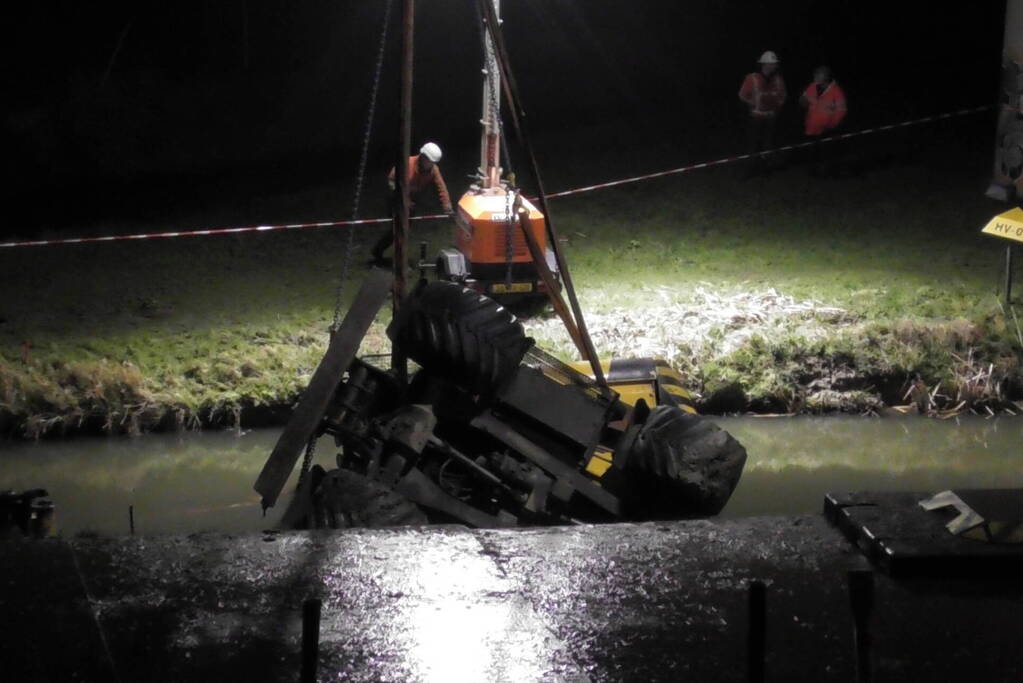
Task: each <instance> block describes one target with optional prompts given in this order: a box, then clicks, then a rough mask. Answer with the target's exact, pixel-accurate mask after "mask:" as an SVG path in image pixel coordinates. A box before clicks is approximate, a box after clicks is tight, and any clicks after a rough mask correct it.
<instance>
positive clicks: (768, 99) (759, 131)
mask: <svg viewBox="0 0 1023 683" xmlns="http://www.w3.org/2000/svg"><path fill="white" fill-rule="evenodd" d="M757 63H758V64H759V65H760V69H759V71H754V72H753V73H750V74H747V75H746V78H745V79H744V80H743V82H742V87H740V88H739V99H740V100H741V101H742V102H743V104H745V105H746V107H747V109H748V111H749V121H748V126H747V132H748V138H749V151H750V153H751V154H755V155H757V156H755V157H754V167H753V168H754V169H755V168H763V167H764V166H765V165H766V163H765V162H766V159H765V156H764V155H763V154H761V152H763V151H764V150H767V149H771V147H773V146H774V127H775V122H776V121H777V120H778V113H779V112H780V111H781V109H782V107H783V106H785V99H786V97H787V95H788V93H787V91H786V89H785V79H784V78H782V75H781V71H779V60H778V55H776V54H775V53H774V52H772V51H771V50H767V51H766V52H764V54H762V55H760V59H759V60H758V61H757Z"/></svg>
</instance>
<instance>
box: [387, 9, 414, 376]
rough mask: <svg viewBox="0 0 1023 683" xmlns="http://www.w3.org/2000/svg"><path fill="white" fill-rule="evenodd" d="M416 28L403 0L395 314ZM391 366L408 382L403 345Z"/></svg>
mask: <svg viewBox="0 0 1023 683" xmlns="http://www.w3.org/2000/svg"><path fill="white" fill-rule="evenodd" d="M414 29H415V0H402V12H401V93H400V106H399V109H398V112H399V113H398V158H397V159H396V160H395V162H394V180H395V192H397V197H396V199H397V202H395V204H396V207H397V210H396V211H395V215H394V224H393V229H394V290H393V300H392V301H393V303H392V309H393V315H394V317H397V316H398V309H399V308H400V307H401V301H402V299H404V298H405V294H406V292H407V290H408V284H407V280H406V278H407V273H406V270H407V263H408V255H407V253H406V247H407V245H408V227H409V187H408V160H409V157H410V156H411V154H412V61H413V54H414V53H413V33H414ZM391 366H392V367H393V368H394V370H395V372H396V373H397V374H398V377H399V379H401V380H402V382H404V381H405V380H406V379H407V378H406V373H407V372H408V370H407V360H406V355H405V353H404V352H403V350H402V349H400V348H398V346H397V345H394V346H392V347H391Z"/></svg>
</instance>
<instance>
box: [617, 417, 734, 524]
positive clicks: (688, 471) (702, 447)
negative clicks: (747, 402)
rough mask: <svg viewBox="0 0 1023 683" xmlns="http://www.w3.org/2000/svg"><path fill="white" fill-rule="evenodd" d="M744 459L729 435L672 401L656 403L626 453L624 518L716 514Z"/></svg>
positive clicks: (725, 501) (724, 501) (731, 489)
mask: <svg viewBox="0 0 1023 683" xmlns="http://www.w3.org/2000/svg"><path fill="white" fill-rule="evenodd" d="M745 464H746V449H745V448H743V447H742V445H741V444H740V443H739V442H738V441H736V440H735V439H734V438H732V436H731V434H729V433H728V432H726V431H724V430H723V429H721V428H720V427H718V426H717V425H716V424H714V423H713V422H710V421H708V420H706V419H704V418H702V417H700V416H699V415H693V414H692V413H687V412H685V411H683V410H682V409H681V408H678V407H677V406H673V405H661V406H658V407H656V408H654V410H653V411H652V412H651V413H650V416H649V417H648V418H647V419H646V422H645V423H644V424H643V425H642V426H641V427H640V430H639V433H638V434H637V435H636V440H635V442H634V443H633V445H632V447H631V448H630V449H629V453H628V454H627V458H626V463H625V471H626V475H627V478H628V480H629V481H630V483H631V484H632V486H631V488H632V495H631V496H630V497H629V499H630V500H629V504H628V506H627V507H628V510H629V517H630V518H632V519H635V520H638V521H645V520H655V519H658V520H663V519H684V518H687V517H706V516H711V515H716V514H717V513H719V512H721V510H722V508H724V507H725V503H727V502H728V499H729V497H730V496H731V495H732V491H733V490H734V489H735V485H736V484H738V483H739V477H740V476H741V475H742V468H743V466H744V465H745Z"/></svg>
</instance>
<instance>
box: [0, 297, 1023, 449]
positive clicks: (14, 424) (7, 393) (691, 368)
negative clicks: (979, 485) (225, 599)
mask: <svg viewBox="0 0 1023 683" xmlns="http://www.w3.org/2000/svg"><path fill="white" fill-rule="evenodd" d="M584 296H590V297H594V296H595V295H594V293H588V294H586V295H584ZM644 296H646V297H647V298H648V299H649V300H650V301H651V302H652V303H653V304H654V305H647V306H643V307H620V308H613V307H612V308H605V309H604V310H600V309H599V308H598V307H597V306H596V305H594V306H592V310H591V312H590V313H588V315H587V322H588V326H589V329H590V332H591V334H592V336H593V339H594V342H595V344H596V346H597V349H598V352H599V353H600V354H601V355H602V356H604V357H612V358H620V357H643V356H655V357H661V358H664V359H666V360H668V361H669V362H670V363H671V364H672V365H673V366H675V367H676V368H678V369H679V370H680V371H681V372H682V373H683V375H684V376H685V377H686V379H687V382H688V385H689V387H688V388H689V389H691V390H692V391H693V392H694V393H696V394H697V396H698V406H699V407H700V409H701V410H702V411H703V412H704V413H707V414H725V413H743V412H754V413H780V414H801V413H825V412H845V413H856V414H884V413H886V412H891V411H898V412H919V413H922V414H930V415H937V416H951V415H955V414H958V413H960V412H964V411H971V410H972V411H975V412H979V413H995V412H1009V413H1015V412H1019V411H1020V410H1021V409H1023V402H1021V399H1023V371H1021V362H1020V358H1021V356H1020V351H1019V349H1020V347H1021V346H1023V344H1018V345H1017V342H1018V340H1017V339H1016V336H1017V333H1018V329H1017V328H1016V327H1015V325H1014V322H1013V319H1012V318H1011V317H1010V318H1008V319H1006V318H1005V316H992V317H990V318H989V319H987V320H984V321H980V322H971V321H967V320H963V319H960V320H952V321H938V322H927V321H899V322H895V323H883V322H878V321H876V320H874V321H867V320H865V319H864V318H863V317H862V316H860V315H857V314H855V313H853V312H850V311H848V310H844V309H842V308H839V307H835V306H827V305H823V304H821V303H818V302H815V301H805V300H804V301H800V300H797V299H795V298H793V297H791V296H787V295H783V294H780V293H778V292H777V291H775V290H773V289H765V290H762V291H740V292H733V293H721V292H720V291H714V290H712V288H710V286H707V287H697V288H695V289H693V290H690V291H689V292H687V293H685V294H684V295H680V294H678V293H677V292H676V291H675V290H671V289H668V288H653V289H650V290H648V291H646V292H645V293H644ZM525 325H526V329H527V333H528V334H530V335H531V336H533V337H534V338H535V339H536V340H537V343H538V344H539V345H540V346H541V347H543V348H545V349H548V350H551V351H554V352H555V353H558V354H560V355H562V356H564V357H573V356H575V353H574V349H573V348H572V347H571V343H570V340H569V338H568V335H567V333H566V332H565V331H564V328H563V326H562V325H561V323H560V321H559V320H558V319H557V318H556V317H554V316H548V317H541V318H534V319H531V320H527V321H525ZM257 336H258V335H257ZM321 337H323V338H322V339H321ZM296 339H297V340H298V341H296ZM325 344H326V339H325V337H324V336H323V335H319V336H317V335H313V334H311V333H310V334H302V335H298V336H296V335H294V334H288V335H284V337H282V338H281V339H276V338H265V339H264V338H263V337H261V336H260V337H259V338H258V339H257V340H256V341H255V342H252V343H251V344H247V343H244V342H243V341H238V342H232V344H231V345H229V348H227V349H224V350H220V351H217V352H215V353H212V355H209V356H206V357H203V358H195V359H193V360H190V361H189V362H188V363H186V364H185V365H183V366H182V368H183V369H182V371H181V372H180V373H178V374H176V375H175V374H173V372H171V373H170V374H168V372H167V370H166V369H164V370H163V371H162V372H146V371H144V370H143V369H140V367H139V366H137V365H135V364H133V363H131V362H129V361H116V360H111V359H101V360H97V361H76V362H53V361H43V360H39V359H35V358H33V357H32V356H31V354H30V353H29V352H28V351H27V350H26V351H25V353H23V354H22V356H23V357H19V358H10V357H8V358H7V359H6V361H5V362H3V363H0V434H5V435H14V436H17V437H28V438H40V437H43V436H49V435H62V434H70V433H82V432H89V433H108V434H110V433H132V434H137V433H142V432H146V431H151V430H175V429H200V428H206V427H217V428H225V427H228V428H231V427H233V428H238V429H241V428H243V427H244V428H250V427H257V426H271V425H279V424H283V423H284V422H285V421H286V420H287V417H288V415H289V414H290V411H291V407H292V405H293V404H294V402H295V401H296V400H297V398H298V395H299V393H300V391H301V389H302V387H303V386H305V383H306V382H307V381H308V379H309V377H310V375H311V373H312V370H313V369H314V368H315V364H316V362H317V361H318V359H319V358H320V357H321V356H322V353H323V351H324V349H325ZM386 345H387V341H386V338H385V336H384V335H383V331H382V328H380V327H379V326H376V327H374V329H373V330H372V331H371V333H370V335H368V337H367V340H366V342H365V343H364V344H363V349H362V352H363V353H373V352H381V351H385V350H386ZM186 366H187V367H186Z"/></svg>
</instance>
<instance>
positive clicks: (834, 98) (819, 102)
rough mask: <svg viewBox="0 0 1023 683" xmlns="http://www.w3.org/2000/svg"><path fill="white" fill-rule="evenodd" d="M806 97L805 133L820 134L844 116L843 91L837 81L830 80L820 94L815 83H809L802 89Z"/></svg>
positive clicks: (839, 121) (838, 122) (834, 125)
mask: <svg viewBox="0 0 1023 683" xmlns="http://www.w3.org/2000/svg"><path fill="white" fill-rule="evenodd" d="M803 97H805V98H806V134H807V135H821V134H822V133H826V132H827V131H829V130H831V129H832V128H834V127H836V126H837V125H838V124H840V123H841V122H842V119H844V118H845V112H846V106H845V93H844V92H842V89H841V88H840V87H838V83H836V82H834V81H831V83H829V84H828V87H826V88H825V89H824V92H822V93H821V94H820V95H818V94H817V84H816V83H811V84H810V85H808V86H806V90H804V91H803Z"/></svg>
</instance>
